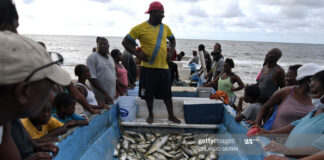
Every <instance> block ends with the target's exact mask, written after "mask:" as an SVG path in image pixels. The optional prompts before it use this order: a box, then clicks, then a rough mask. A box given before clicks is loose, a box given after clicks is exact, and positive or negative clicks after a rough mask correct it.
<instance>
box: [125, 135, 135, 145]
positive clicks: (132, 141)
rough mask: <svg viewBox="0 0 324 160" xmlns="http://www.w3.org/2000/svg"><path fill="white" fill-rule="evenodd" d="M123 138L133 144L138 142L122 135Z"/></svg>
mask: <svg viewBox="0 0 324 160" xmlns="http://www.w3.org/2000/svg"><path fill="white" fill-rule="evenodd" d="M122 137H123V138H124V139H127V140H128V141H129V142H131V143H133V144H134V143H136V141H135V140H134V139H133V138H130V137H128V136H124V135H122Z"/></svg>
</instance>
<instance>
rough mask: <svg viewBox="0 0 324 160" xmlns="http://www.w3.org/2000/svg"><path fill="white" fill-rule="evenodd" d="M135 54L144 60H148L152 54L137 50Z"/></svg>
mask: <svg viewBox="0 0 324 160" xmlns="http://www.w3.org/2000/svg"><path fill="white" fill-rule="evenodd" d="M135 56H136V57H138V58H139V59H140V60H142V61H144V62H147V61H148V58H149V57H150V56H148V55H146V54H144V53H143V52H137V53H136V55H135Z"/></svg>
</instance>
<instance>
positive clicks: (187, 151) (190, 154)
mask: <svg viewBox="0 0 324 160" xmlns="http://www.w3.org/2000/svg"><path fill="white" fill-rule="evenodd" d="M181 149H182V151H183V152H185V153H186V154H187V155H188V156H190V157H192V156H193V153H192V151H191V150H190V149H188V148H185V147H183V148H181Z"/></svg>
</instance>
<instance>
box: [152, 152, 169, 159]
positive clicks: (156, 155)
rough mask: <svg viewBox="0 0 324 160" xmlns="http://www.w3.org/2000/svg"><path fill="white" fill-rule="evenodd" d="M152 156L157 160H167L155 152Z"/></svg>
mask: <svg viewBox="0 0 324 160" xmlns="http://www.w3.org/2000/svg"><path fill="white" fill-rule="evenodd" d="M153 156H155V157H156V158H157V159H159V160H168V159H167V158H166V157H165V156H164V155H162V154H160V153H157V152H155V153H153Z"/></svg>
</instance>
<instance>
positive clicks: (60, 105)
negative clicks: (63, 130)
mask: <svg viewBox="0 0 324 160" xmlns="http://www.w3.org/2000/svg"><path fill="white" fill-rule="evenodd" d="M54 103H55V107H56V111H57V113H55V114H53V115H52V116H53V117H54V118H56V119H58V120H59V121H60V122H62V123H66V122H70V121H74V123H75V125H77V126H84V125H88V123H89V122H88V120H87V119H86V118H85V117H82V116H79V115H77V114H75V113H74V112H75V105H76V101H75V99H74V98H73V97H72V96H71V95H69V94H67V93H60V94H58V95H56V96H55V99H54Z"/></svg>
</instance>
